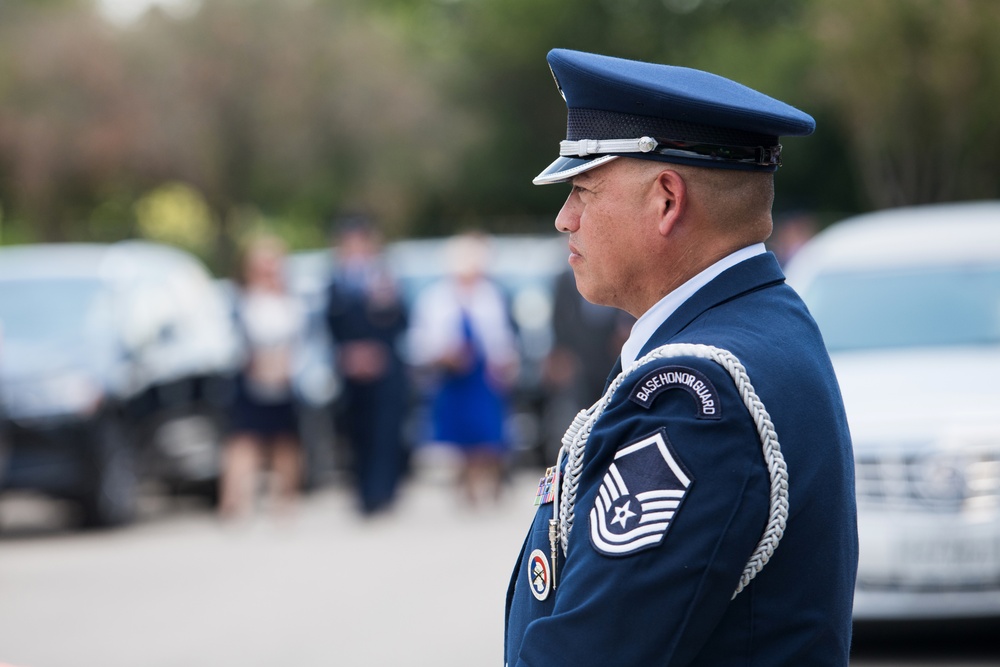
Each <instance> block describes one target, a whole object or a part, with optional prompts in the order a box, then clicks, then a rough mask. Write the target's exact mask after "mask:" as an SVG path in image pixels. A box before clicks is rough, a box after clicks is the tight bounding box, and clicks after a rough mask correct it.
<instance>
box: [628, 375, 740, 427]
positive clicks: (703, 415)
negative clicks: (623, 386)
mask: <svg viewBox="0 0 1000 667" xmlns="http://www.w3.org/2000/svg"><path fill="white" fill-rule="evenodd" d="M668 389H681V390H683V391H686V392H687V393H688V394H690V396H691V398H693V399H694V402H695V406H696V408H697V410H698V419H721V418H722V405H721V403H720V402H719V395H718V393H717V392H716V391H715V385H713V384H712V381H711V380H709V379H708V378H707V377H706V376H705V374H704V373H702V372H701V371H697V370H695V369H693V368H688V367H687V366H664V367H662V368H657V369H655V370H652V371H650V372H648V373H646V374H645V375H643V376H642V378H641V379H640V380H639V381H638V382H636V383H635V388H634V389H632V393H631V394H630V395H629V398H630V399H632V402H634V403H636V404H637V405H640V406H642V407H644V408H646V409H647V410H648V409H649V408H650V406H652V405H653V401H654V400H656V397H657V396H659V395H660V394H662V393H663V392H665V391H666V390H668Z"/></svg>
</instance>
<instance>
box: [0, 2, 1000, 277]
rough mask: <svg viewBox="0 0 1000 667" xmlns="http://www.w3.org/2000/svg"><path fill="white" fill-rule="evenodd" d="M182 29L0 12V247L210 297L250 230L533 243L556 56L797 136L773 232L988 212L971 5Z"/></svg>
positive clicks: (482, 13) (558, 10)
mask: <svg viewBox="0 0 1000 667" xmlns="http://www.w3.org/2000/svg"><path fill="white" fill-rule="evenodd" d="M187 9H188V11H185V12H168V11H164V10H163V9H160V8H157V7H152V8H150V9H149V10H148V11H146V12H145V13H144V14H142V15H141V16H139V17H138V18H137V19H135V20H133V21H131V22H127V23H115V22H112V21H109V20H108V19H107V17H106V15H104V14H101V13H100V11H99V8H98V4H97V1H96V0H93V1H89V0H47V1H44V2H40V1H38V0H34V1H28V0H5V1H4V2H2V3H0V205H2V206H3V210H4V211H5V216H4V222H3V225H4V226H3V236H2V242H5V243H11V242H18V241H29V240H85V239H95V240H111V239H116V238H125V237H129V236H136V235H147V236H148V235H150V234H152V235H153V236H155V237H157V238H163V239H165V240H171V241H172V242H175V243H179V244H185V243H187V244H188V245H189V246H190V244H191V243H194V244H195V246H199V247H201V249H200V250H199V249H198V247H192V249H195V250H197V251H198V252H201V253H203V254H204V255H205V256H206V257H207V258H208V259H209V260H210V261H211V262H212V264H213V265H214V267H215V268H216V269H217V270H220V271H224V270H226V269H227V267H228V266H229V265H230V263H231V260H232V256H233V255H232V253H233V248H234V247H235V245H236V243H237V242H238V240H239V238H240V236H241V235H242V234H244V233H245V232H246V231H248V230H249V229H250V228H252V227H254V226H256V225H259V224H260V221H261V220H263V221H265V223H266V224H268V225H270V226H271V227H273V228H275V229H277V230H279V231H280V233H281V234H282V235H283V236H284V237H285V238H286V240H288V242H289V243H290V245H292V247H316V246H321V245H323V244H324V243H325V242H326V232H327V229H326V228H327V226H328V224H329V222H330V220H332V219H333V218H334V217H336V216H337V215H338V214H340V213H341V212H344V211H352V212H358V211H363V212H365V213H367V214H370V215H373V216H375V217H377V218H378V219H379V220H380V221H381V222H382V224H383V225H384V226H385V228H386V231H387V233H388V235H389V236H391V237H398V236H404V235H429V234H445V233H449V232H451V231H454V230H455V229H457V228H460V227H464V226H469V225H476V226H480V227H484V228H486V229H490V230H492V231H496V232H505V231H546V230H549V229H551V220H552V217H553V215H554V213H555V211H556V210H557V208H558V206H559V204H560V202H561V200H562V198H563V196H564V195H565V190H564V189H562V188H537V187H534V186H532V185H531V178H532V176H534V174H535V173H537V172H538V171H539V170H540V169H541V168H543V167H544V166H545V165H546V164H548V162H549V161H550V160H551V159H552V157H553V156H554V154H555V150H556V146H557V144H558V141H559V139H560V138H562V136H563V134H564V131H565V109H564V106H563V105H562V103H561V101H560V99H559V97H558V93H557V92H556V89H555V86H554V85H553V83H552V78H551V76H550V75H549V73H548V71H547V68H546V66H545V54H546V52H547V51H548V50H549V49H550V48H553V47H557V46H558V47H565V48H576V49H582V50H590V51H597V52H602V53H607V54H610V55H617V56H622V57H627V58H639V59H649V60H656V61H660V62H668V63H671V64H676V65H684V66H690V67H697V68H702V69H708V70H711V71H714V72H717V73H719V74H722V75H724V76H728V77H731V78H734V79H736V80H738V81H741V82H743V83H745V84H747V85H749V86H752V87H755V88H758V89H760V90H762V91H764V92H767V93H769V94H772V95H774V96H775V97H778V98H780V99H784V100H786V101H788V102H790V103H791V104H794V105H796V106H799V107H801V108H803V109H805V110H807V111H809V112H810V113H811V114H813V115H814V116H815V117H816V119H817V123H818V129H817V132H816V134H815V135H814V136H812V137H808V138H794V139H786V140H785V141H784V143H785V146H786V151H785V164H786V167H785V168H783V169H782V170H780V171H779V174H778V180H777V186H778V197H777V202H776V210H777V212H778V213H779V214H781V213H782V212H783V211H793V210H794V211H809V212H811V213H812V214H813V215H815V216H816V217H817V218H818V219H820V220H821V221H824V222H828V221H830V220H833V219H836V218H838V217H841V216H843V215H846V214H849V213H854V212H858V211H862V210H866V209H871V208H880V207H886V206H895V205H901V204H912V203H924V202H930V201H946V200H954V199H973V198H992V197H997V196H998V190H1000V178H998V174H1000V156H998V154H997V151H996V150H994V147H995V146H996V145H998V139H1000V137H998V136H997V135H998V132H1000V130H998V124H997V123H996V122H995V120H994V111H993V110H994V109H995V108H997V106H998V103H1000V40H997V39H996V38H995V35H996V34H998V31H1000V5H998V4H997V3H995V2H994V1H993V0H884V1H883V2H880V3H875V4H872V3H868V2H866V1H865V0H796V1H795V2H789V1H788V0H754V1H753V2H748V1H744V0H547V1H546V2H544V3H539V2H537V1H535V0H368V1H367V2H365V1H364V0H296V1H294V2H280V3H278V2H273V0H201V2H197V1H196V0H189V2H188V5H187ZM165 193H166V194H165ZM170 193H173V194H170ZM178 193H187V194H185V195H183V196H181V195H178ZM168 195H169V196H168ZM179 196H180V197H181V198H180V199H178V197H179ZM164 197H166V199H163V198H164ZM184 197H188V198H189V199H188V203H190V202H191V201H194V200H195V199H196V200H198V201H201V202H203V204H204V211H203V212H202V213H203V215H202V214H201V213H199V214H198V215H202V217H201V218H200V219H199V222H197V223H195V222H189V223H187V225H188V226H186V227H185V226H184V223H182V222H181V221H179V220H177V221H176V222H174V223H171V222H169V221H170V220H172V219H174V218H171V215H176V213H177V211H180V210H189V211H191V215H195V213H194V210H195V208H197V207H194V208H192V207H188V208H187V209H185V208H184V207H183V206H180V205H179V204H178V202H180V201H181V200H182V199H183V198H184ZM192 198H194V199H192ZM164 201H167V202H171V201H172V202H173V204H170V205H165V204H163V202H164ZM151 202H160V203H159V204H158V206H160V208H159V209H157V207H156V206H154V205H153V204H151ZM153 210H159V211H160V213H159V214H157V215H153V214H152V213H151V211H153ZM163 211H173V213H171V214H170V215H167V214H164V213H163ZM150 216H152V217H150ZM157 216H159V217H157ZM151 220H156V221H157V222H151ZM165 221H166V222H165ZM172 224H175V225H178V226H180V229H179V230H177V231H170V230H169V229H167V228H166V227H164V225H167V227H169V226H170V225H172ZM202 227H205V228H204V229H202ZM196 228H197V229H199V230H200V231H198V232H197V239H198V240H197V241H194V240H192V239H193V237H191V234H192V233H193V232H192V230H193V229H196ZM151 230H155V231H151ZM184 239H187V240H184Z"/></svg>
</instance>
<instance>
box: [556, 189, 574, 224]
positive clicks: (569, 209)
mask: <svg viewBox="0 0 1000 667" xmlns="http://www.w3.org/2000/svg"><path fill="white" fill-rule="evenodd" d="M579 228H580V212H579V207H577V206H576V205H575V203H574V202H573V195H572V194H570V196H569V197H568V198H567V199H566V202H565V203H564V204H563V205H562V208H561V209H559V215H557V216H556V230H558V231H560V232H575V231H576V230H577V229H579Z"/></svg>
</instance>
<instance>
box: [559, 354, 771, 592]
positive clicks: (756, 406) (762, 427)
mask: <svg viewBox="0 0 1000 667" xmlns="http://www.w3.org/2000/svg"><path fill="white" fill-rule="evenodd" d="M673 357H699V358H702V359H711V360H712V361H714V362H716V363H717V364H719V365H720V366H722V367H723V368H725V369H726V370H727V371H728V372H729V375H730V376H731V377H732V379H733V382H734V383H735V384H736V389H737V391H739V394H740V396H741V397H742V398H743V404H744V405H745V406H746V408H747V410H748V411H749V412H750V416H751V418H752V419H753V421H754V424H755V425H756V427H757V435H758V436H759V437H760V442H761V446H762V451H763V454H764V460H765V462H766V463H767V470H768V475H769V477H770V481H771V493H770V512H769V516H768V521H767V526H766V527H765V528H764V533H763V535H762V536H761V539H760V542H758V543H757V547H756V548H755V549H754V551H753V553H752V554H751V556H750V560H748V561H747V564H746V567H745V568H744V569H743V575H742V576H741V577H740V583H739V585H738V586H737V587H736V592H734V593H733V597H734V598H735V597H736V596H737V595H739V593H740V592H741V591H742V590H743V589H744V588H745V587H746V585H747V584H748V583H750V580H751V579H753V578H754V577H755V576H757V573H758V572H760V571H761V570H762V569H764V566H765V565H766V564H767V562H768V561H769V560H770V559H771V555H772V554H773V553H774V550H775V549H777V548H778V542H780V541H781V537H782V535H783V534H784V532H785V524H786V522H787V520H788V469H787V467H786V466H785V459H784V457H783V456H782V455H781V448H780V446H779V445H778V435H777V433H775V431H774V425H773V424H772V423H771V417H770V416H769V415H768V414H767V410H766V409H765V408H764V404H763V403H762V402H761V401H760V398H758V397H757V393H756V392H755V391H754V388H753V385H752V384H751V383H750V378H749V377H748V376H747V372H746V369H745V368H744V367H743V364H741V363H740V361H739V359H737V358H736V357H735V356H734V355H733V354H732V353H731V352H728V351H727V350H723V349H720V348H717V347H712V346H710V345H695V344H687V343H679V344H671V345H664V346H662V347H658V348H656V349H655V350H653V351H652V352H650V353H649V354H647V355H645V356H643V357H642V358H641V359H638V360H636V361H635V362H634V363H633V364H631V365H630V366H629V367H628V368H627V369H625V370H623V371H622V372H621V373H619V374H618V377H616V378H615V379H614V381H613V382H612V383H611V384H610V385H609V386H608V389H607V391H606V392H604V395H603V396H602V397H601V398H600V399H598V401H597V402H596V403H594V405H592V406H591V407H590V408H587V409H586V410H581V411H580V412H579V413H578V414H577V415H576V417H575V418H574V419H573V423H572V424H570V426H569V428H568V429H567V430H566V434H565V435H564V436H563V439H562V447H561V448H560V449H559V458H558V461H557V466H561V465H562V459H563V457H564V456H565V458H566V467H565V470H564V471H563V479H562V484H561V486H562V501H561V502H559V500H557V501H556V505H557V507H558V513H559V537H560V542H561V545H562V549H563V553H565V552H566V551H567V547H568V545H569V533H570V531H571V530H572V529H573V519H574V517H575V510H576V495H577V490H578V488H579V485H580V473H581V471H582V470H583V455H584V451H585V450H586V447H587V440H588V439H589V438H590V433H591V431H592V430H593V428H594V424H596V423H597V420H598V419H600V417H601V415H602V414H604V410H605V409H606V408H607V407H608V405H609V404H610V403H611V398H612V397H613V396H614V395H615V392H616V391H618V388H619V387H621V385H622V384H623V383H624V382H625V380H626V379H627V378H628V377H629V376H630V375H631V374H632V373H634V372H635V371H636V370H638V369H639V368H640V367H642V366H644V365H645V364H647V363H649V362H650V361H654V360H656V359H669V358H673ZM557 469H559V468H557Z"/></svg>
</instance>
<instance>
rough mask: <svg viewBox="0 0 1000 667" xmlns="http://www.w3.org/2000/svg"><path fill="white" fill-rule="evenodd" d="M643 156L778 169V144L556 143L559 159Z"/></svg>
mask: <svg viewBox="0 0 1000 667" xmlns="http://www.w3.org/2000/svg"><path fill="white" fill-rule="evenodd" d="M628 153H644V154H652V155H665V156H669V157H683V158H689V159H692V160H707V161H718V162H732V163H737V164H748V165H755V166H758V167H775V168H777V167H780V166H781V144H775V145H774V146H727V145H723V144H708V143H701V142H695V141H674V140H671V139H654V138H653V137H639V138H638V139H577V140H575V141H574V140H569V139H566V140H563V141H560V142H559V155H560V156H562V157H581V158H582V157H587V156H589V155H620V154H628Z"/></svg>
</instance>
